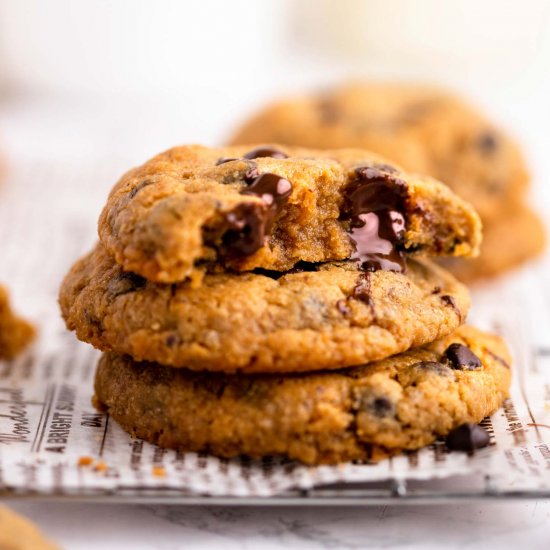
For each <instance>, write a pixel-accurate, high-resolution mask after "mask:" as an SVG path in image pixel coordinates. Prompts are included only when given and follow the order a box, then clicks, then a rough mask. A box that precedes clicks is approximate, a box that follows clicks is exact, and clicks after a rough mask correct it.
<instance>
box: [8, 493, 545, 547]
mask: <svg viewBox="0 0 550 550" xmlns="http://www.w3.org/2000/svg"><path fill="white" fill-rule="evenodd" d="M10 506H11V507H12V508H13V509H14V510H16V511H17V512H20V513H22V514H24V515H26V516H27V517H29V518H30V519H32V520H34V521H36V522H37V523H38V524H39V525H40V527H41V528H42V529H43V530H44V532H46V533H47V534H48V535H50V536H51V537H52V538H53V539H55V540H57V541H58V543H59V544H61V545H62V546H63V547H64V548H66V549H67V550H97V549H98V548H104V549H109V550H110V549H115V548H116V549H117V550H125V549H132V550H142V549H143V550H145V549H155V550H177V549H178V550H179V549H182V550H183V549H185V550H191V549H195V548H203V549H210V548H212V549H214V548H223V549H224V550H230V549H237V548H239V549H254V550H256V549H258V550H267V549H272V548H299V549H305V548H327V549H343V550H345V549H360V548H407V549H413V548H419V549H432V548H433V549H440V548H445V549H446V550H452V549H455V548H456V549H459V548H460V549H463V548H491V547H493V548H499V550H507V549H514V550H517V549H519V548H524V549H526V550H538V549H541V550H542V549H547V548H548V547H549V541H550V501H534V502H517V503H507V504H477V503H468V504H460V505H444V506H441V505H440V506H373V507H364V508H359V507H356V508H346V507H339V508H334V507H332V508H323V509H319V508H309V509H303V508H262V509H249V508H237V507H228V508H221V507H197V508H190V507H180V506H172V507H169V506H122V505H121V506H104V505H101V504H94V505H91V504H88V505H83V504H81V505H75V504H51V503H34V504H33V503H23V502H19V503H15V504H14V503H11V504H10Z"/></svg>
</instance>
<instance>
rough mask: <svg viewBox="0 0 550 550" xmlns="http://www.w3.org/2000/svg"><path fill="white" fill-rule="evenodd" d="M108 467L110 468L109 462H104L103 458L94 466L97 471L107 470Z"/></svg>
mask: <svg viewBox="0 0 550 550" xmlns="http://www.w3.org/2000/svg"><path fill="white" fill-rule="evenodd" d="M108 469H109V467H108V466H107V464H105V462H103V461H102V460H101V461H99V462H98V463H97V464H96V465H95V466H94V471H95V472H106V471H107V470H108Z"/></svg>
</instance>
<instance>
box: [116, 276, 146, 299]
mask: <svg viewBox="0 0 550 550" xmlns="http://www.w3.org/2000/svg"><path fill="white" fill-rule="evenodd" d="M146 284H147V281H146V280H145V279H144V278H143V277H140V276H139V275H136V274H135V273H130V272H129V271H127V272H122V273H120V274H119V275H115V276H114V277H113V278H112V279H111V280H110V281H109V284H108V285H107V291H108V292H109V294H110V295H111V296H112V297H116V296H121V295H122V294H128V292H135V291H136V290H139V289H140V288H143V287H144V286H145V285H146Z"/></svg>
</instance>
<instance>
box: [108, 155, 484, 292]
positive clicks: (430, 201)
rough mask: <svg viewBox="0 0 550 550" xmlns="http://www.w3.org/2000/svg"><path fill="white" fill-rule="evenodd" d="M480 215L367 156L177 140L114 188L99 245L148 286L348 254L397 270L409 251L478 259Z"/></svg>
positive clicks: (439, 188) (433, 185)
mask: <svg viewBox="0 0 550 550" xmlns="http://www.w3.org/2000/svg"><path fill="white" fill-rule="evenodd" d="M480 235H481V234H480V221H479V217H478V216H477V214H476V213H475V212H474V210H473V209H472V207H471V206H470V205H469V204H467V203H466V202H464V201H463V200H461V199H460V198H459V197H457V196H456V195H454V194H453V193H452V191H450V190H449V189H448V188H447V187H446V186H445V185H442V184H441V183H439V182H437V181H435V180H433V179H430V178H427V177H421V176H412V175H409V174H406V173H404V172H403V171H402V170H401V169H400V168H398V167H396V166H393V165H390V164H388V163H387V162H386V161H385V160H384V159H382V158H381V157H379V156H377V155H375V154H372V153H370V152H367V151H363V150H358V149H350V150H334V151H332V150H329V151H317V150H312V149H303V148H297V147H283V146H278V145H264V146H261V147H254V146H242V147H227V148H222V149H211V148H207V147H201V146H196V145H195V146H184V147H176V148H174V149H171V150H169V151H167V152H165V153H162V154H160V155H158V156H157V157H155V158H153V159H152V160H150V161H149V162H147V163H145V164H144V165H143V166H141V167H139V168H136V169H134V170H131V171H130V172H128V173H127V174H126V175H124V176H123V177H122V179H121V180H120V181H119V182H118V183H117V184H116V186H115V187H114V189H113V190H112V192H111V194H110V196H109V199H108V202H107V204H106V206H105V208H104V210H103V212H102V214H101V217H100V220H99V236H100V239H101V241H102V243H103V245H104V246H105V247H106V249H107V250H108V251H109V252H110V253H111V254H112V255H113V256H114V258H115V259H116V261H117V262H118V263H119V264H120V265H121V266H122V267H123V268H124V269H126V270H128V271H133V272H135V273H138V274H139V275H142V276H143V277H146V278H147V279H149V280H151V281H156V282H176V281H181V280H183V279H185V278H187V277H189V276H191V275H193V273H194V272H195V273H196V271H195V268H197V267H201V268H205V269H208V270H210V271H212V270H214V269H215V268H216V266H219V265H221V266H223V267H225V268H229V269H232V270H237V271H248V270H253V269H256V268H262V269H269V270H276V271H285V270H288V269H290V268H292V267H293V266H294V265H295V264H296V263H297V262H298V261H306V262H324V261H335V260H343V259H349V258H352V259H353V258H355V259H357V260H360V261H361V263H362V264H363V266H364V267H365V268H366V269H369V270H376V269H380V268H382V269H386V270H393V271H401V270H403V268H404V261H405V255H407V254H413V253H423V254H426V255H449V256H469V255H476V254H477V252H478V248H479V243H480V240H481V236H480Z"/></svg>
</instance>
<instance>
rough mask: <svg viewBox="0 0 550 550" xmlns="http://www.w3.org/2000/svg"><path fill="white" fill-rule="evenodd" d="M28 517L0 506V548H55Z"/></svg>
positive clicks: (43, 549)
mask: <svg viewBox="0 0 550 550" xmlns="http://www.w3.org/2000/svg"><path fill="white" fill-rule="evenodd" d="M58 548H59V547H58V546H57V545H56V544H53V543H52V542H50V541H49V540H47V539H46V538H45V537H44V535H42V533H41V532H40V531H39V530H38V529H37V527H35V526H34V525H33V524H32V523H31V522H30V521H29V520H28V519H26V518H24V517H22V516H20V515H18V514H16V513H15V512H12V511H11V510H10V509H9V508H6V507H5V506H0V550H56V549H58Z"/></svg>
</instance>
